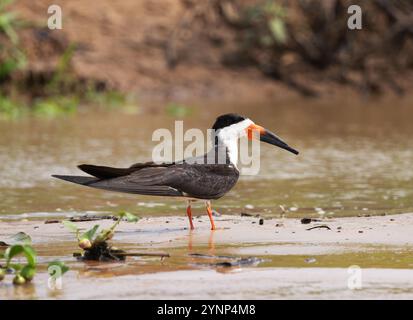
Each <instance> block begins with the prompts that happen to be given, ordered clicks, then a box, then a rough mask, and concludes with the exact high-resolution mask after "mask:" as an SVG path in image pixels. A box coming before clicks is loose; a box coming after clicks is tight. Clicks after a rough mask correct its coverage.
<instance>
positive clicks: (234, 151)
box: [213, 119, 254, 167]
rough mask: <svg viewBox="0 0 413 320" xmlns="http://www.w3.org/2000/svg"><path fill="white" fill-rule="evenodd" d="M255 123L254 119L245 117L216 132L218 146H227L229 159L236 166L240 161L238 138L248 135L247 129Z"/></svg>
mask: <svg viewBox="0 0 413 320" xmlns="http://www.w3.org/2000/svg"><path fill="white" fill-rule="evenodd" d="M253 123H254V122H253V121H252V120H250V119H245V120H242V121H240V122H238V123H235V124H233V125H230V126H228V127H225V128H222V129H219V130H217V131H216V132H215V136H216V137H218V146H220V147H223V148H226V150H227V151H228V157H229V161H230V162H231V163H232V164H233V165H234V166H235V167H236V166H237V163H238V140H239V139H240V138H242V137H245V136H247V131H246V130H245V129H247V128H248V127H249V126H250V125H251V124H253ZM214 140H215V139H214ZM214 140H213V141H214Z"/></svg>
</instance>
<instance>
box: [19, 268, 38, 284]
mask: <svg viewBox="0 0 413 320" xmlns="http://www.w3.org/2000/svg"><path fill="white" fill-rule="evenodd" d="M19 273H20V275H21V276H23V278H25V279H26V280H29V281H30V280H32V279H33V277H34V275H35V273H36V268H35V267H33V266H31V265H26V266H24V267H23V269H21V271H20V272H19Z"/></svg>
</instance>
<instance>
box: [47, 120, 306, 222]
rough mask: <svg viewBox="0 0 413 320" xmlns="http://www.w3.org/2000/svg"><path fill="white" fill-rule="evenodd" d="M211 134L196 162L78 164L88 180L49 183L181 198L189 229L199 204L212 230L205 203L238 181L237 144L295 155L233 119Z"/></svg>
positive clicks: (69, 178)
mask: <svg viewBox="0 0 413 320" xmlns="http://www.w3.org/2000/svg"><path fill="white" fill-rule="evenodd" d="M212 129H214V131H213V132H214V133H213V134H214V137H213V138H214V140H213V141H214V142H215V145H214V147H213V148H212V149H211V150H210V151H209V152H208V153H206V154H205V155H204V156H202V157H198V158H188V159H184V160H182V161H179V162H171V163H155V162H146V163H137V164H134V165H132V166H130V167H129V168H113V167H105V166H96V165H90V164H82V165H79V166H78V167H79V169H81V170H82V171H84V172H86V173H88V174H89V175H91V176H68V175H53V177H55V178H59V179H62V180H66V181H69V182H73V183H77V184H81V185H84V186H88V187H93V188H98V189H103V190H109V191H118V192H125V193H133V194H142V195H151V196H168V197H179V198H183V199H185V200H186V201H187V205H188V206H187V210H186V211H187V215H188V218H189V225H190V228H191V229H194V225H193V222H192V212H191V202H193V201H196V200H203V201H205V204H206V210H207V213H208V216H209V219H210V222H211V230H215V224H214V219H213V216H212V209H211V202H210V201H211V200H214V199H219V198H221V197H222V196H224V195H225V194H226V193H227V192H228V191H230V190H231V189H232V188H233V187H234V185H235V184H236V183H237V181H238V178H239V170H238V168H237V163H238V139H240V138H241V137H248V139H250V140H252V139H254V138H255V137H258V139H260V140H261V141H263V142H266V143H269V144H272V145H274V146H277V147H280V148H282V149H285V150H287V151H290V152H292V153H294V154H298V151H296V150H295V149H293V148H291V147H290V146H288V144H286V143H285V142H284V141H282V140H281V139H280V138H279V137H277V136H276V135H275V134H274V133H272V132H271V131H269V130H267V129H265V128H263V127H261V126H259V125H256V124H255V123H254V122H253V121H251V120H250V119H248V118H244V117H242V116H240V115H237V114H233V113H231V114H224V115H222V116H219V117H218V118H217V119H216V121H215V123H214V125H213V127H212ZM211 159H212V161H211Z"/></svg>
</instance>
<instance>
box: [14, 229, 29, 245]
mask: <svg viewBox="0 0 413 320" xmlns="http://www.w3.org/2000/svg"><path fill="white" fill-rule="evenodd" d="M10 238H11V240H12V242H11V243H12V244H31V243H32V238H30V236H29V235H28V234H26V233H24V232H18V233H16V234H15V235H13V236H11V237H10Z"/></svg>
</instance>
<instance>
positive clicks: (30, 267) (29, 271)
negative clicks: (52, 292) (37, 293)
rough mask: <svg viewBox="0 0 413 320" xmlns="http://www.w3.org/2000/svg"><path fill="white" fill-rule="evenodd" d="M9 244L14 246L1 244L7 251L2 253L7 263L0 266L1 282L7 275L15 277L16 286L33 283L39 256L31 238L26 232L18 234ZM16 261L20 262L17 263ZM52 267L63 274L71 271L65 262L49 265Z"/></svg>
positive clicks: (54, 262) (0, 256)
mask: <svg viewBox="0 0 413 320" xmlns="http://www.w3.org/2000/svg"><path fill="white" fill-rule="evenodd" d="M8 242H9V243H12V244H11V245H9V244H8V243H6V242H1V243H2V247H5V248H6V250H5V251H4V252H0V259H3V260H4V261H5V264H4V266H3V265H2V264H0V281H3V280H4V279H5V277H6V275H7V274H13V275H14V278H13V284H14V285H23V284H25V283H27V282H30V281H32V280H33V278H34V276H35V275H36V270H37V254H36V251H35V250H34V248H33V247H32V244H31V242H32V239H31V237H30V236H29V235H28V234H26V233H24V232H18V233H16V234H15V235H13V236H12V237H10V240H9V241H8ZM21 257H23V258H25V259H26V263H22V262H21V259H20V258H21ZM16 259H19V260H17V261H16ZM52 265H55V266H58V267H59V268H60V269H61V274H64V273H65V272H67V271H68V270H69V268H68V267H67V266H66V265H65V264H64V263H63V262H61V261H58V260H56V261H53V262H51V263H49V267H50V266H52Z"/></svg>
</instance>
